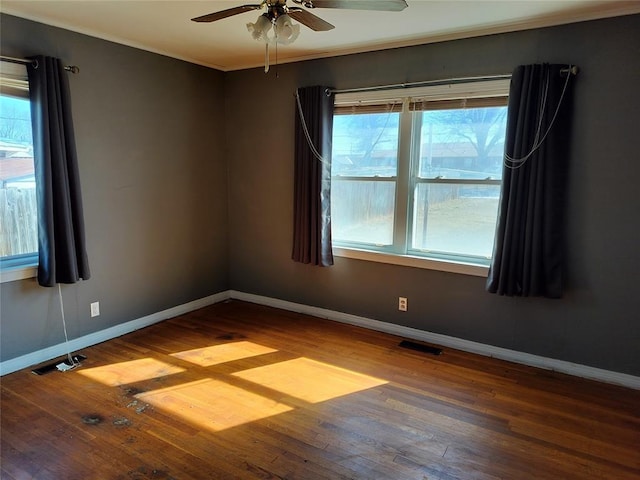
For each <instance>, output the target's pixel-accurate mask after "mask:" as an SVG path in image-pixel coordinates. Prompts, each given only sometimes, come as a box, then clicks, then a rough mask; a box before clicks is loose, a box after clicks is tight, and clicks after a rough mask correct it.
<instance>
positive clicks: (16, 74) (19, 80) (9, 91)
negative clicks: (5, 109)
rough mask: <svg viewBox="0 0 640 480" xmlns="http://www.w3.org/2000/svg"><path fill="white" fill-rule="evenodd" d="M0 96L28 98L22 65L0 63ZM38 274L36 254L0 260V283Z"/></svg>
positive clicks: (24, 69) (27, 84) (27, 85)
mask: <svg viewBox="0 0 640 480" xmlns="http://www.w3.org/2000/svg"><path fill="white" fill-rule="evenodd" d="M0 66H1V70H0V90H1V94H2V95H9V96H14V97H22V98H26V99H28V98H29V81H28V79H27V69H26V66H25V65H24V64H17V63H10V62H1V64H0ZM37 274H38V252H34V253H30V254H24V255H16V256H13V257H2V258H0V283H5V282H13V281H16V280H24V279H28V278H33V277H35V276H37Z"/></svg>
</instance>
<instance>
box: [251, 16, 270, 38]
mask: <svg viewBox="0 0 640 480" xmlns="http://www.w3.org/2000/svg"><path fill="white" fill-rule="evenodd" d="M247 30H249V33H251V36H252V37H253V39H254V40H259V41H260V40H261V41H263V42H269V40H270V39H269V35H268V34H269V30H271V19H270V18H269V15H267V14H266V13H263V14H262V15H260V16H259V17H258V19H257V20H256V23H247Z"/></svg>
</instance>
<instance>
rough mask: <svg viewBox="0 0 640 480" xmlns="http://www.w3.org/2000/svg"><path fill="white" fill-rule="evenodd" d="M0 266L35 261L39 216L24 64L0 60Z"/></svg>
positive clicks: (33, 262)
mask: <svg viewBox="0 0 640 480" xmlns="http://www.w3.org/2000/svg"><path fill="white" fill-rule="evenodd" d="M0 67H1V68H2V70H1V72H0V86H1V90H0V268H1V269H2V271H3V272H2V273H3V279H4V277H5V271H6V270H7V269H11V268H14V267H24V266H28V265H34V264H35V263H37V251H38V229H37V225H38V220H37V209H36V191H35V178H34V165H33V143H32V136H31V115H30V105H29V87H28V82H27V79H26V70H25V67H24V65H14V64H10V63H5V62H0Z"/></svg>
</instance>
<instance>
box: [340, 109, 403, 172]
mask: <svg viewBox="0 0 640 480" xmlns="http://www.w3.org/2000/svg"><path fill="white" fill-rule="evenodd" d="M399 115H400V114H399V113H397V112H389V113H367V114H356V115H336V116H334V119H333V150H332V157H331V174H332V175H334V176H336V175H342V176H353V177H356V176H357V177H373V176H379V177H394V176H396V172H397V163H398V124H399V118H400V117H399Z"/></svg>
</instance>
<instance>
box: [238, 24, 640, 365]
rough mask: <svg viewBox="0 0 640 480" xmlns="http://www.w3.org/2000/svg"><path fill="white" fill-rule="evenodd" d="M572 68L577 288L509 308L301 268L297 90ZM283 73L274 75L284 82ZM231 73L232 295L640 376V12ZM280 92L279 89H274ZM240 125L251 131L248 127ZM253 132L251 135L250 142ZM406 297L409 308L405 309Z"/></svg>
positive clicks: (479, 282) (446, 276)
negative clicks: (296, 244) (295, 245)
mask: <svg viewBox="0 0 640 480" xmlns="http://www.w3.org/2000/svg"><path fill="white" fill-rule="evenodd" d="M535 62H551V63H554V62H558V63H560V62H571V63H575V64H578V65H579V66H580V67H581V73H580V75H579V77H577V79H576V84H575V87H576V88H575V97H574V98H575V108H574V116H575V120H574V124H573V134H572V136H571V138H568V139H567V141H569V142H570V144H571V151H572V154H571V159H570V163H571V181H570V184H569V186H568V207H567V208H568V221H567V229H568V243H569V248H568V251H567V274H568V276H567V290H566V296H565V297H564V298H563V299H561V300H548V299H519V298H504V297H499V296H495V295H491V294H488V293H486V292H485V291H484V283H485V280H484V279H483V278H479V277H470V276H464V275H457V274H450V273H444V272H437V271H429V270H422V269H416V268H408V267H400V266H392V265H384V264H377V263H371V262H364V261H359V260H352V259H344V258H338V259H336V264H335V265H334V266H333V267H330V268H318V267H310V266H305V265H299V264H295V263H293V262H292V261H291V260H290V256H291V238H292V216H293V208H292V198H293V188H292V179H293V158H292V152H293V143H294V139H293V125H294V97H293V93H294V91H295V89H296V87H299V86H308V85H316V84H321V85H329V86H333V87H335V88H339V89H342V88H350V87H363V86H369V85H381V84H393V83H400V82H412V81H420V80H428V79H441V78H449V77H465V76H475V75H487V74H498V73H507V72H511V71H512V70H513V68H514V67H515V66H516V65H519V64H526V63H535ZM274 70H275V69H274V68H273V67H272V72H273V71H274ZM278 71H279V78H275V76H274V74H273V73H271V74H269V75H265V74H264V73H262V72H261V71H260V69H255V70H246V71H239V72H233V73H228V74H227V76H226V85H227V89H226V101H227V117H226V118H227V128H228V131H227V133H228V136H230V137H231V136H232V135H241V138H240V140H241V139H243V138H245V137H247V136H249V137H250V138H252V139H254V140H255V142H247V141H242V140H241V141H237V142H231V143H230V144H229V145H228V160H229V212H230V216H229V222H230V230H229V231H230V242H229V245H230V265H231V286H232V288H234V289H236V290H240V291H244V292H251V293H254V294H259V295H266V296H269V297H275V298H280V299H284V300H288V301H292V302H298V303H303V304H308V305H313V306H318V307H322V308H327V309H331V310H337V311H341V312H347V313H351V314H355V315H361V316H364V317H369V318H373V319H377V320H382V321H385V322H391V323H396V324H401V325H406V326H410V327H413V328H418V329H424V330H428V331H431V332H437V333H441V334H445V335H452V336H455V337H460V338H463V339H467V340H472V341H477V342H482V343H486V344H490V345H496V346H500V347H504V348H509V349H514V350H518V351H522V352H528V353H532V354H537V355H542V356H546V357H551V358H556V359H561V360H565V361H569V362H575V363H579V364H585V365H590V366H595V367H600V368H604V369H608V370H613V371H618V372H624V373H629V374H634V375H640V348H639V345H640V292H638V281H639V280H640V273H639V272H640V254H639V253H638V248H639V246H640V228H639V227H638V224H637V219H638V212H640V195H638V186H637V181H638V178H640V155H639V153H638V151H639V149H638V131H639V130H638V114H639V113H640V89H639V88H638V85H640V16H638V15H635V16H629V17H622V18H616V19H608V20H601V21H594V22H587V23H579V24H573V25H568V26H561V27H554V28H548V29H540V30H531V31H524V32H519V33H513V34H504V35H494V36H488V37H479V38H472V39H465V40H460V41H452V42H446V43H438V44H432V45H423V46H419V47H411V48H403V49H397V50H390V51H384V52H377V53H370V54H361V55H353V56H345V57H341V58H334V59H327V60H318V61H310V62H303V63H297V64H290V65H281V66H280V67H279V68H278ZM266 92H268V93H266ZM239 128H241V130H238V129H239ZM242 132H244V133H242ZM398 296H406V297H408V299H409V311H408V312H406V313H402V312H398V311H397V298H398Z"/></svg>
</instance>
